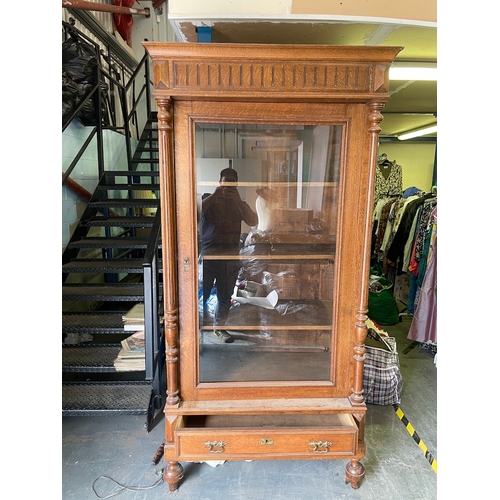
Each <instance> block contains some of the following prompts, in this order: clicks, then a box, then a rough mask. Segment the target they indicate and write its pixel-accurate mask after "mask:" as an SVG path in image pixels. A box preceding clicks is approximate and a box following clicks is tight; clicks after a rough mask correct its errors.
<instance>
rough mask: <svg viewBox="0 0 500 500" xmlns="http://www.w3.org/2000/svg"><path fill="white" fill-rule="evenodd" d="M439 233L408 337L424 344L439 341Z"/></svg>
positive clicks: (429, 260)
mask: <svg viewBox="0 0 500 500" xmlns="http://www.w3.org/2000/svg"><path fill="white" fill-rule="evenodd" d="M436 317H437V234H436V236H434V242H433V243H432V245H431V248H430V250H429V259H428V263H427V269H426V270H425V276H424V280H423V282H422V287H421V289H420V298H419V300H418V304H417V308H416V310H415V314H414V315H413V321H412V323H411V326H410V330H409V331H408V338H409V339H410V340H414V341H416V342H421V343H423V344H425V343H427V342H437V324H436Z"/></svg>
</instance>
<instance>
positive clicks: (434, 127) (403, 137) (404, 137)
mask: <svg viewBox="0 0 500 500" xmlns="http://www.w3.org/2000/svg"><path fill="white" fill-rule="evenodd" d="M437 129H438V128H437V125H431V126H430V127H425V128H420V129H418V130H411V131H410V132H406V133H404V134H400V135H398V139H399V140H400V141H406V140H407V139H413V138H414V137H420V136H422V135H428V134H433V133H434V132H437Z"/></svg>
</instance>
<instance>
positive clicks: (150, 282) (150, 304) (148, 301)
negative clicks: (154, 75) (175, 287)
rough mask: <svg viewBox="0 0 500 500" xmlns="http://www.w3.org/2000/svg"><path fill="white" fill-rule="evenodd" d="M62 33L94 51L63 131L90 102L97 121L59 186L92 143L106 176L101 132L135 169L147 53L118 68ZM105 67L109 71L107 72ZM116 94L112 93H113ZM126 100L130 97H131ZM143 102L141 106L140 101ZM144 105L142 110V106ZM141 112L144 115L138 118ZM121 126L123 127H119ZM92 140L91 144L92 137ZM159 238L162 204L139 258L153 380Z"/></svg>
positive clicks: (146, 97)
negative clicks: (111, 136)
mask: <svg viewBox="0 0 500 500" xmlns="http://www.w3.org/2000/svg"><path fill="white" fill-rule="evenodd" d="M63 30H64V33H65V34H66V36H68V37H69V36H77V37H81V39H82V40H84V41H85V42H87V43H89V44H90V45H91V46H93V47H94V49H95V54H96V60H97V69H96V76H95V81H94V83H93V85H92V86H91V87H90V88H89V89H88V91H87V92H86V93H85V95H84V96H83V97H81V100H80V101H79V102H78V103H77V104H76V105H75V106H74V109H73V111H72V112H71V115H70V116H69V117H68V118H67V119H65V120H64V122H63V124H62V131H63V132H64V130H65V129H66V128H67V127H68V126H69V125H70V123H71V122H72V121H73V120H74V119H75V118H77V117H78V116H79V113H80V112H81V110H82V109H84V107H85V106H88V105H89V102H90V101H91V100H93V101H92V102H93V107H94V109H95V113H96V118H95V125H93V126H90V127H88V128H90V133H89V135H88V137H87V139H86V140H85V141H84V143H83V144H82V146H81V147H80V149H79V150H78V151H77V153H76V154H75V157H74V159H73V160H72V161H71V163H70V165H69V166H68V168H67V169H66V171H65V172H64V173H63V178H62V184H63V186H64V185H65V184H66V183H67V181H68V179H69V178H70V175H71V173H72V172H73V171H74V169H75V167H76V166H77V164H78V162H79V161H80V160H81V158H82V157H83V156H84V154H85V152H86V151H88V150H89V148H91V147H92V145H93V144H95V147H96V148H97V170H98V178H99V179H102V178H103V175H104V173H105V166H104V165H105V158H104V134H103V132H104V131H105V130H112V131H114V132H117V133H119V134H122V135H123V138H124V141H125V146H124V147H125V150H126V157H127V164H128V170H129V171H133V170H134V163H133V161H132V159H133V152H132V141H131V137H132V135H133V133H134V134H135V136H136V138H137V139H138V138H139V136H140V132H141V130H140V126H139V122H140V121H142V122H143V123H144V126H146V125H147V124H148V118H149V117H150V115H151V90H150V85H151V82H150V77H149V62H148V56H147V54H145V55H144V57H143V58H142V59H141V61H140V62H139V63H138V64H136V65H135V67H134V68H130V67H128V68H127V67H125V66H124V65H123V64H119V65H117V64H116V63H114V62H113V61H116V60H117V59H119V58H117V57H115V56H113V54H112V53H110V47H109V46H108V53H107V54H105V53H104V51H102V49H101V48H100V46H99V44H97V43H96V42H94V41H93V40H92V39H90V38H89V37H88V36H86V35H85V34H84V33H83V32H81V31H80V30H78V29H77V28H75V27H74V26H73V25H71V24H68V23H66V22H64V21H63ZM105 66H107V68H105ZM103 83H104V84H105V85H106V86H107V88H108V89H111V92H110V94H112V96H113V97H114V96H115V95H117V96H118V99H119V106H115V105H114V103H113V102H112V101H110V100H109V95H108V97H106V96H104V95H103V92H102V89H101V87H102V84H103ZM115 93H116V94H115ZM129 96H130V99H129ZM105 99H108V101H107V103H106V106H104V107H103V101H104V100H105ZM144 101H145V102H144ZM141 103H142V106H141ZM103 110H106V113H107V114H108V116H106V117H104V116H103ZM140 113H142V115H140ZM118 122H121V125H118ZM94 138H96V141H95V142H94V141H93V139H94ZM160 234H161V216H160V206H159V205H158V208H157V211H156V216H155V218H154V222H153V226H152V229H151V231H150V235H149V239H148V243H147V248H146V252H145V255H144V258H143V271H144V276H143V281H144V314H145V317H144V320H145V345H146V349H145V351H146V352H145V354H146V379H147V380H152V379H153V378H154V377H155V376H157V374H158V371H160V372H161V368H160V367H158V366H157V365H158V359H159V357H158V356H159V350H160V348H161V342H162V334H161V323H160V315H161V298H162V297H161V280H160V279H159V269H158V266H159V244H160Z"/></svg>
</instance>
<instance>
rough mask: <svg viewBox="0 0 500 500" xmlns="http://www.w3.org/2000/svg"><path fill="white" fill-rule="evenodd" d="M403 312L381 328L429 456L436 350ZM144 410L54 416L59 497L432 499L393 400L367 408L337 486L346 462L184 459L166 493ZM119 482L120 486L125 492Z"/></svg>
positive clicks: (160, 429) (433, 481)
mask: <svg viewBox="0 0 500 500" xmlns="http://www.w3.org/2000/svg"><path fill="white" fill-rule="evenodd" d="M410 322H411V318H409V317H406V316H402V321H401V322H400V323H399V324H397V325H394V326H387V327H384V329H385V330H386V331H388V332H389V333H390V334H391V335H393V336H394V337H396V340H397V346H398V352H399V357H400V365H401V373H402V376H403V383H404V385H403V393H402V400H401V404H400V409H401V410H402V412H403V413H404V416H405V417H406V418H407V419H408V421H409V422H410V423H411V425H412V426H413V428H414V429H415V431H416V433H417V434H418V437H419V438H420V440H421V445H422V443H423V445H424V446H425V447H426V448H427V450H428V452H429V453H430V455H431V459H432V458H434V459H435V460H436V462H437V397H436V394H437V367H436V365H435V364H434V354H433V353H432V352H431V351H430V350H427V349H424V348H422V347H421V346H419V345H416V346H415V345H412V341H411V340H408V339H407V338H406V335H407V332H408V329H409V326H410ZM144 423H145V417H144V416H118V417H114V416H113V417H66V418H63V420H62V499H63V500H70V499H74V500H90V499H92V498H110V497H111V496H116V495H119V498H121V499H123V500H126V499H134V500H142V499H147V500H156V499H166V498H167V499H168V498H172V499H178V500H184V499H186V500H187V499H189V500H233V499H234V500H240V499H241V500H294V499H308V500H309V499H315V500H323V499H324V500H326V499H328V500H332V499H342V498H348V499H364V500H371V499H377V500H380V499H381V498H383V499H384V500H389V499H398V500H404V499H409V500H410V499H411V500H434V499H436V498H437V473H436V472H435V471H434V470H433V468H432V467H431V464H430V462H429V460H428V458H426V457H425V454H424V451H423V450H422V448H421V447H419V446H418V444H417V442H416V441H415V439H414V438H413V437H412V436H411V435H410V434H409V432H408V430H407V428H406V426H405V424H404V423H403V421H402V420H401V419H400V418H399V417H398V415H397V414H396V412H395V409H394V408H393V407H392V406H376V405H368V412H367V423H366V430H365V442H366V458H365V459H364V460H362V463H363V465H364V466H365V477H364V480H363V482H362V483H361V486H360V488H359V489H357V490H355V489H352V488H351V486H350V485H348V484H345V482H344V477H345V466H346V464H347V460H332V461H328V460H298V461H267V460H263V461H252V462H246V461H228V462H224V463H222V464H220V465H217V466H215V467H214V466H211V465H209V464H207V463H201V464H193V463H182V465H183V467H184V479H183V480H182V481H181V483H180V486H179V489H178V490H177V491H175V492H170V491H169V488H168V485H167V484H166V483H163V482H162V479H161V471H162V469H163V467H164V466H165V464H164V462H163V461H160V462H159V463H158V465H152V464H151V462H152V460H153V457H154V455H155V453H156V451H157V449H158V447H159V446H160V445H161V444H162V442H163V440H164V425H163V421H161V422H160V423H159V424H158V425H156V427H155V428H154V429H153V430H152V431H151V432H150V433H149V434H148V433H147V432H146V430H145V425H144ZM123 488H127V490H124V489H123Z"/></svg>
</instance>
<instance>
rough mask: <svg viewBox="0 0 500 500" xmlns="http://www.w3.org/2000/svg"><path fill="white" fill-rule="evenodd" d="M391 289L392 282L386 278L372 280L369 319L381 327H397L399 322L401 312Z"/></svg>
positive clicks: (369, 296) (369, 293)
mask: <svg viewBox="0 0 500 500" xmlns="http://www.w3.org/2000/svg"><path fill="white" fill-rule="evenodd" d="M391 288H392V282H391V281H390V280H388V279H386V278H377V279H373V280H370V291H369V292H368V317H369V318H370V319H371V320H373V321H375V322H376V323H378V324H379V325H395V324H396V323H398V321H399V310H398V306H397V304H396V300H395V299H394V297H393V295H392V291H391Z"/></svg>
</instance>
